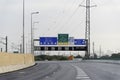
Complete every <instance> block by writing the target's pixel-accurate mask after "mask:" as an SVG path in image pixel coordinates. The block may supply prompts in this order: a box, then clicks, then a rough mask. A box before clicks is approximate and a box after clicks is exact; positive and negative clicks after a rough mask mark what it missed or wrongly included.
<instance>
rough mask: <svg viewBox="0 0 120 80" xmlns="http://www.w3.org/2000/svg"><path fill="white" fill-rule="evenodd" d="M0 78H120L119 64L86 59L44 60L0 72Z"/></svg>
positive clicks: (85, 79) (61, 79)
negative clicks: (11, 70) (8, 71)
mask: <svg viewBox="0 0 120 80" xmlns="http://www.w3.org/2000/svg"><path fill="white" fill-rule="evenodd" d="M0 80H120V65H119V64H108V63H96V62H87V61H81V62H80V61H69V62H67V61H62V62H60V61H59V62H57V61H52V62H49V61H44V62H37V65H35V66H33V67H29V68H26V69H23V70H19V71H15V72H10V73H5V74H0Z"/></svg>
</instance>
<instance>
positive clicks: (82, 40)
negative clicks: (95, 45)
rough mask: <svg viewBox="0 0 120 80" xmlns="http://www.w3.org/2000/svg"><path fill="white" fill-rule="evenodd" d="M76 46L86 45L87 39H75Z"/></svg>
mask: <svg viewBox="0 0 120 80" xmlns="http://www.w3.org/2000/svg"><path fill="white" fill-rule="evenodd" d="M74 45H86V40H85V39H74Z"/></svg>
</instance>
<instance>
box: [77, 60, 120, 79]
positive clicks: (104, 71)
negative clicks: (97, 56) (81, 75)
mask: <svg viewBox="0 0 120 80" xmlns="http://www.w3.org/2000/svg"><path fill="white" fill-rule="evenodd" d="M76 65H77V66H78V67H81V68H82V70H84V72H85V73H86V74H87V75H88V76H89V77H90V78H91V80H120V64H112V63H97V62H87V61H82V62H81V63H80V64H76Z"/></svg>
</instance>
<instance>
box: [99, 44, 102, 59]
mask: <svg viewBox="0 0 120 80" xmlns="http://www.w3.org/2000/svg"><path fill="white" fill-rule="evenodd" d="M101 56H102V52H101V45H100V46H99V58H100V57H101Z"/></svg>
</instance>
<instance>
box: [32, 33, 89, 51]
mask: <svg viewBox="0 0 120 80" xmlns="http://www.w3.org/2000/svg"><path fill="white" fill-rule="evenodd" d="M70 38H71V37H69V35H68V34H58V37H40V38H39V39H35V40H34V41H39V46H34V51H87V50H88V49H87V40H86V39H74V37H72V38H71V40H69V39H70ZM71 42H72V44H71Z"/></svg>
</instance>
